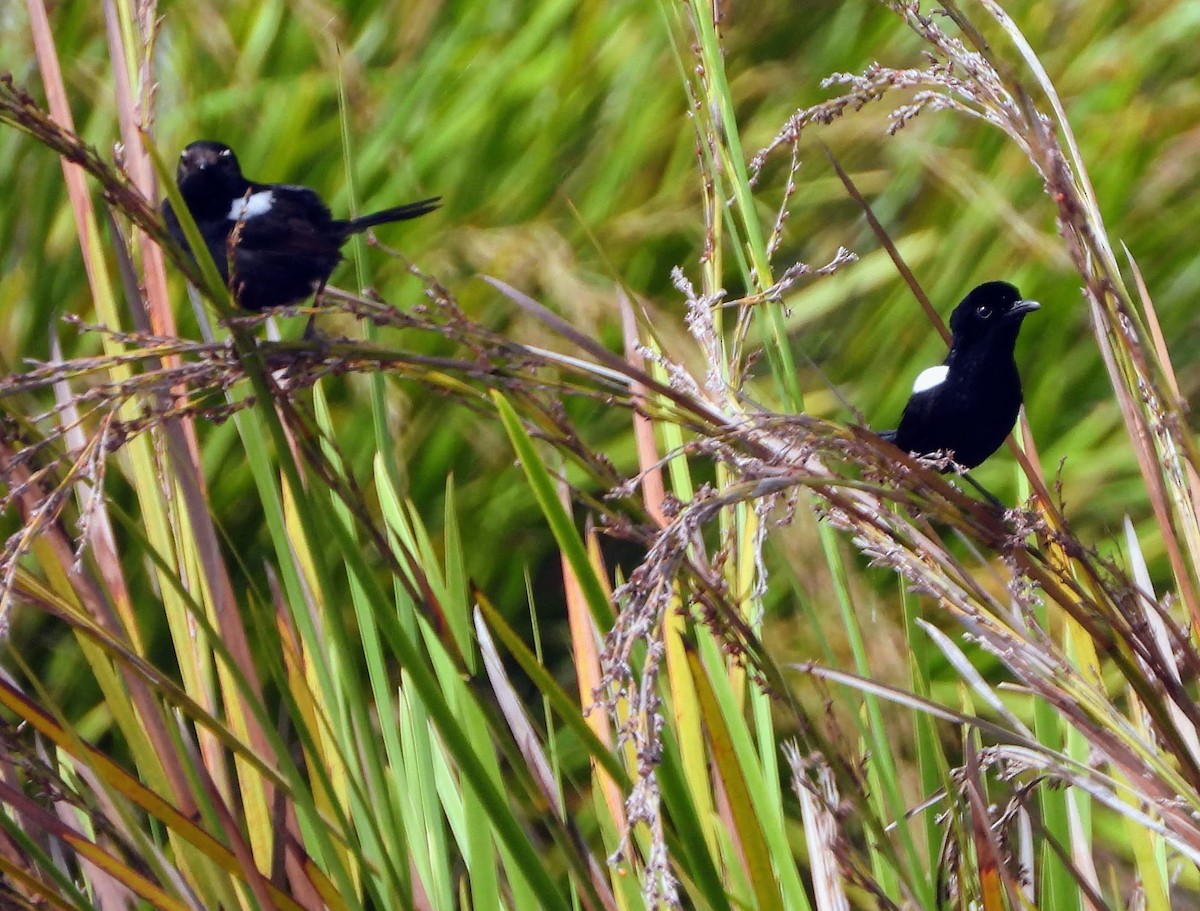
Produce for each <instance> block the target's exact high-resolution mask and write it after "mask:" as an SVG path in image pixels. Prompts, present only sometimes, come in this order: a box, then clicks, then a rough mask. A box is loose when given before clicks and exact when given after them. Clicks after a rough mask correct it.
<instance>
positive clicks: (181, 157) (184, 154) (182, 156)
mask: <svg viewBox="0 0 1200 911" xmlns="http://www.w3.org/2000/svg"><path fill="white" fill-rule="evenodd" d="M185 158H187V149H184V150H183V151H182V152H180V153H179V160H180V161H183V160H184V159H185Z"/></svg>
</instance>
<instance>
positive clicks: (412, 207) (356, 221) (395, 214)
mask: <svg viewBox="0 0 1200 911" xmlns="http://www.w3.org/2000/svg"><path fill="white" fill-rule="evenodd" d="M441 204H442V197H440V196H434V197H433V198H432V199H422V200H421V201H420V202H410V203H408V205H404V206H396V207H395V208H393V209H383V210H382V211H380V212H372V213H371V214H370V215H360V216H358V218H352V219H350V220H349V221H347V222H346V223H345V225H346V235H347V236H349V235H351V234H358V233H360V232H362V231H365V230H367V228H373V227H375V226H376V225H385V224H387V223H388V222H390V221H408V219H410V218H420V217H421V216H422V215H428V214H429V213H430V212H432V211H433V210H434V209H436V208H438V206H440V205H441Z"/></svg>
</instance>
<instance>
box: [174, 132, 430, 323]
mask: <svg viewBox="0 0 1200 911" xmlns="http://www.w3.org/2000/svg"><path fill="white" fill-rule="evenodd" d="M176 182H177V183H178V184H179V193H180V195H181V196H182V197H183V201H184V202H185V203H186V204H187V207H188V211H190V212H191V213H192V218H193V219H194V220H195V222H196V227H198V228H199V229H200V235H201V236H202V237H203V238H204V244H205V246H207V247H208V251H209V253H211V254H212V258H213V261H214V262H216V264H217V269H219V270H220V272H221V277H222V278H223V279H225V281H226V283H227V284H228V285H229V287H230V288H231V289H232V290H233V292H234V296H235V297H236V299H237V301H238V303H239V304H240V305H241V306H242V307H243V308H245V309H246V310H262V309H264V308H266V307H277V306H280V305H282V304H291V303H295V302H296V301H301V300H304V299H305V298H306V297H308V296H309V295H310V294H312V293H313V292H314V291H320V289H321V288H322V287H324V285H325V282H326V281H327V280H328V278H329V276H330V275H331V274H332V273H333V270H334V268H335V267H336V266H337V264H338V263H339V262H341V259H342V254H341V247H342V245H343V244H345V243H346V241H347V240H348V239H349V238H350V236H351V235H352V234H358V233H359V232H361V231H365V230H367V229H368V228H371V227H374V226H375V225H381V224H385V223H387V222H391V221H405V220H406V219H410V218H417V217H418V216H421V215H425V214H426V213H428V212H432V211H433V210H434V209H436V208H437V207H438V204H439V198H434V199H423V200H421V201H420V202H414V203H409V204H408V205H405V206H398V207H396V208H394V209H384V210H383V211H381V212H375V213H373V214H370V215H362V216H360V217H358V218H351V219H349V220H341V219H336V218H334V217H333V216H332V215H331V214H330V212H329V209H328V208H327V207H326V206H325V203H323V202H322V201H321V197H319V196H318V195H317V194H316V193H315V192H314V191H313V190H310V189H309V188H308V187H297V186H291V185H289V184H263V183H255V182H254V181H252V180H247V179H246V178H245V177H243V176H242V169H241V166H240V165H239V164H238V160H237V156H236V155H234V154H233V150H232V149H230V148H229V146H227V145H224V144H222V143H219V142H211V141H209V140H200V141H198V142H193V143H191V144H190V145H189V146H188V147H187V148H186V149H184V150H183V152H182V154H181V155H180V156H179V168H178V171H177V174H176ZM162 212H163V218H164V220H165V221H166V223H167V229H168V230H169V231H170V232H171V236H172V237H173V238H175V240H176V241H178V242H179V243H180V244H181V245H183V247H184V248H185V249H187V241H186V240H185V239H184V236H183V230H182V228H181V227H180V225H179V219H178V218H177V217H176V215H175V212H174V211H173V210H172V208H171V203H170V201H169V200H163V204H162ZM235 229H236V235H235ZM234 236H236V242H235V243H232V244H231V242H230V241H231V237H234ZM231 264H232V267H233V268H232V275H231V274H230V265H231Z"/></svg>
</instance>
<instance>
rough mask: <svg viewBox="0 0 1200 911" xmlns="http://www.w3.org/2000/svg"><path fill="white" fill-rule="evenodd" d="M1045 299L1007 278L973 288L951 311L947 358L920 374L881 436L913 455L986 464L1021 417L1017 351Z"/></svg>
mask: <svg viewBox="0 0 1200 911" xmlns="http://www.w3.org/2000/svg"><path fill="white" fill-rule="evenodd" d="M1039 306H1040V305H1039V304H1038V303H1037V302H1036V301H1031V300H1024V299H1022V297H1021V292H1019V291H1018V290H1017V289H1016V288H1015V287H1013V286H1012V285H1010V284H1008V283H1007V282H985V283H984V284H982V285H979V286H978V287H977V288H975V289H973V290H972V291H971V292H970V293H969V294H968V295H967V296H966V297H964V298H963V299H962V302H961V303H960V304H959V305H958V306H957V307H955V308H954V312H953V313H952V314H950V335H951V339H950V353H949V354H948V355H947V356H946V360H945V361H944V362H943V363H942V364H941V365H940V366H937V367H930V368H929V369H928V370H925V371H923V372H922V373H921V374H920V375H919V376H918V377H917V380H916V382H915V383H914V384H913V394H912V398H910V399H909V400H908V404H907V405H905V406H904V414H903V415H902V416H901V418H900V426H899V427H897V428H896V429H895V430H887V431H883V432H881V433H880V434H879V436H881V437H883V438H884V439H885V440H887V441H888V442H890V443H894V444H896V446H898V447H899V448H900V449H903V450H904V451H905V452H909V453H912V454H913V455H917V456H932V455H934V454H935V453H937V454H940V455H943V456H947V457H949V458H950V459H952V460H953V461H954V462H955V463H956V464H958V465H961V466H962V467H963V468H968V469H970V468H974V467H976V466H977V465H979V464H980V463H982V462H983V461H984V460H985V459H986V458H987V457H988V456H990V455H991V454H992V453H994V452H995V451H996V450H997V449H999V448H1000V447H1001V445H1003V443H1004V440H1005V438H1006V437H1007V436H1008V435H1009V434H1010V433H1011V432H1012V429H1013V426H1014V425H1015V424H1016V422H1017V413H1018V411H1019V410H1020V408H1021V377H1020V375H1019V374H1018V373H1017V364H1016V361H1015V360H1014V359H1013V351H1014V349H1015V348H1016V345H1017V333H1018V332H1019V331H1020V329H1021V321H1022V320H1024V319H1025V316H1026V314H1028V313H1031V312H1032V311H1034V310H1037V309H1038V308H1039ZM943 470H948V469H943Z"/></svg>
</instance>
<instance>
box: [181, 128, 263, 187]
mask: <svg viewBox="0 0 1200 911" xmlns="http://www.w3.org/2000/svg"><path fill="white" fill-rule="evenodd" d="M175 182H176V183H177V184H179V190H180V192H181V193H183V195H184V197H185V198H187V197H188V196H190V195H192V194H193V193H195V192H197V191H203V192H205V193H208V194H222V195H224V194H225V193H227V194H228V195H229V197H230V198H233V197H235V196H240V195H241V194H242V192H244V187H245V183H246V179H245V178H244V177H242V168H241V166H240V165H239V164H238V160H237V156H236V155H234V154H233V149H231V148H229V146H227V145H225V144H224V143H220V142H213V141H211V140H208V139H201V140H198V141H197V142H193V143H191V144H189V145H188V147H187V148H186V149H184V150H183V151H182V152H180V153H179V167H178V168H177V169H176V172H175Z"/></svg>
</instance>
